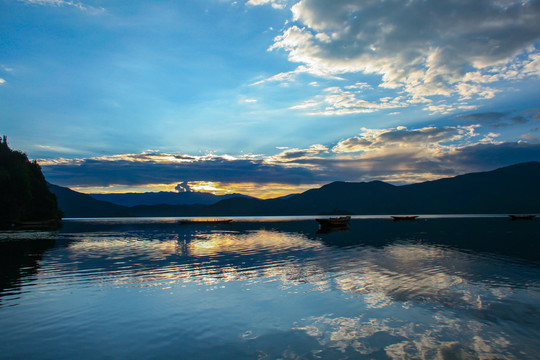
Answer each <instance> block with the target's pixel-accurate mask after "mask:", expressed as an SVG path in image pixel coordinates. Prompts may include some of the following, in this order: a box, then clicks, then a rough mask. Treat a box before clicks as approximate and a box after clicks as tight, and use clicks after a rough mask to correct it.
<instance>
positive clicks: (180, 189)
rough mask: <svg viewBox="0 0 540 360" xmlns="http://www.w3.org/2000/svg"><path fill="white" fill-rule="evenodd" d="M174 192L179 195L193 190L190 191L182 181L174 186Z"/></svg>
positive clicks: (187, 185)
mask: <svg viewBox="0 0 540 360" xmlns="http://www.w3.org/2000/svg"><path fill="white" fill-rule="evenodd" d="M174 190H176V191H178V192H179V193H184V192H193V190H192V189H191V187H190V186H189V184H188V182H187V181H184V182H182V183H180V184H178V185H176V186H175V187H174Z"/></svg>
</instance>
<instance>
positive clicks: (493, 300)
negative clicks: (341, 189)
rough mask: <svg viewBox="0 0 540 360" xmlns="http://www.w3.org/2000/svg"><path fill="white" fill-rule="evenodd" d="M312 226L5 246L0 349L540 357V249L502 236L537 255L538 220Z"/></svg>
mask: <svg viewBox="0 0 540 360" xmlns="http://www.w3.org/2000/svg"><path fill="white" fill-rule="evenodd" d="M313 223H314V222H313ZM313 223H312V222H309V221H300V222H286V223H283V222H265V223H254V222H251V223H247V224H246V223H244V224H231V225H223V226H201V227H192V226H188V227H179V226H177V225H176V224H175V222H171V221H169V220H166V221H163V222H159V220H153V221H151V222H141V223H137V222H136V221H133V220H130V221H129V222H122V221H117V222H114V221H110V220H107V221H97V220H96V221H83V222H77V221H73V222H68V223H67V224H66V226H65V227H64V229H63V230H61V231H60V232H59V233H55V234H53V235H51V234H49V238H50V237H51V236H53V237H54V239H55V240H54V241H53V243H52V244H48V245H47V244H46V245H43V244H41V243H40V244H41V245H39V246H38V245H36V240H35V239H34V240H28V241H26V242H25V241H22V242H16V243H15V244H13V241H10V242H3V243H2V242H0V245H2V250H4V251H5V254H7V253H8V252H9V254H10V255H9V256H10V257H9V258H10V259H12V260H10V263H9V265H8V266H7V267H5V269H4V270H3V273H5V274H6V277H5V280H4V281H3V282H2V287H1V288H0V290H1V292H0V339H1V340H0V346H1V347H2V349H4V350H3V351H4V353H5V354H6V356H7V357H8V358H13V359H17V358H21V359H22V358H53V357H62V358H65V357H74V356H77V357H81V358H100V357H103V356H104V355H106V356H109V357H111V358H131V357H133V356H135V355H137V357H142V358H178V357H181V358H209V359H218V358H231V359H242V358H246V359H252V358H298V357H300V358H308V359H310V358H345V357H350V358H359V357H361V356H367V357H368V358H374V359H388V358H391V359H402V358H407V357H409V358H413V357H415V358H426V359H427V358H437V357H439V358H481V359H499V358H509V359H512V358H530V359H533V358H536V354H538V353H539V352H540V344H539V343H538V342H537V340H535V339H538V338H540V331H539V330H538V329H537V327H538V324H540V301H539V300H540V266H539V264H540V263H539V261H538V258H537V257H535V256H537V255H538V252H536V253H534V251H536V250H537V248H536V247H533V248H530V249H529V250H531V249H532V250H531V251H527V252H526V253H524V254H523V256H522V257H520V256H517V255H516V256H508V253H509V252H511V251H510V250H509V249H507V247H506V246H507V245H506V244H504V243H503V242H504V241H505V240H508V239H511V240H512V241H513V244H514V245H516V246H530V239H527V237H532V238H534V237H535V236H537V235H538V234H539V227H538V225H537V224H536V223H533V224H526V225H521V226H520V227H516V225H515V224H511V223H510V222H502V221H501V219H489V220H486V219H467V220H463V219H429V220H427V221H425V222H419V223H412V224H394V223H392V222H389V221H383V220H381V219H376V220H366V219H358V220H356V223H355V222H353V223H352V224H351V228H352V229H351V231H350V232H341V233H332V234H324V235H319V234H316V230H317V229H316V227H314V224H313ZM464 229H465V230H464ZM486 239H487V240H486ZM462 240H463V241H462ZM37 243H39V241H38V242H37ZM10 244H11V245H10ZM36 246H37V247H36ZM19 247H20V248H19ZM2 254H4V253H2ZM531 256H532V258H531ZM13 259H19V260H13ZM59 343H60V344H61V346H58V344H59ZM81 354H82V355H81Z"/></svg>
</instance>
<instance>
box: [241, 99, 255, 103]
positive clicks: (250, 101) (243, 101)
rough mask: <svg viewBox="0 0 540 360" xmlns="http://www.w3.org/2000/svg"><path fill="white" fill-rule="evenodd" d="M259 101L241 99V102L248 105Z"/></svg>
mask: <svg viewBox="0 0 540 360" xmlns="http://www.w3.org/2000/svg"><path fill="white" fill-rule="evenodd" d="M257 101H258V100H257V99H249V98H244V99H240V102H242V103H246V104H254V103H256V102H257Z"/></svg>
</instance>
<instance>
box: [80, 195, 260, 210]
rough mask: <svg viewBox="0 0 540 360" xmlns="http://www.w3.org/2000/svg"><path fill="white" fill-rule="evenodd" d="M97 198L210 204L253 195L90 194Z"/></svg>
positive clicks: (130, 202)
mask: <svg viewBox="0 0 540 360" xmlns="http://www.w3.org/2000/svg"><path fill="white" fill-rule="evenodd" d="M89 195H90V196H91V197H93V198H94V199H96V200H102V201H108V202H111V203H113V204H116V205H122V206H128V207H130V206H137V205H164V204H165V205H193V204H201V205H210V204H215V203H217V202H218V201H220V200H225V199H230V198H233V197H251V196H247V195H242V194H226V195H214V194H211V193H206V192H197V191H188V192H165V191H161V192H147V193H121V194H89Z"/></svg>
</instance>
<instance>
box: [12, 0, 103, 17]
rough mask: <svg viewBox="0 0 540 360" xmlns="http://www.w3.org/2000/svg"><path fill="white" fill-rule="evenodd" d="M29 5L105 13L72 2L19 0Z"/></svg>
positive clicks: (98, 9) (67, 0)
mask: <svg viewBox="0 0 540 360" xmlns="http://www.w3.org/2000/svg"><path fill="white" fill-rule="evenodd" d="M19 1H21V2H24V3H27V4H35V5H44V6H58V7H61V6H72V7H75V8H78V9H80V10H82V11H85V12H88V13H90V14H98V13H102V12H104V11H105V9H104V8H102V7H99V8H98V7H93V6H90V5H87V4H84V3H82V2H78V1H70V0H19Z"/></svg>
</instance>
